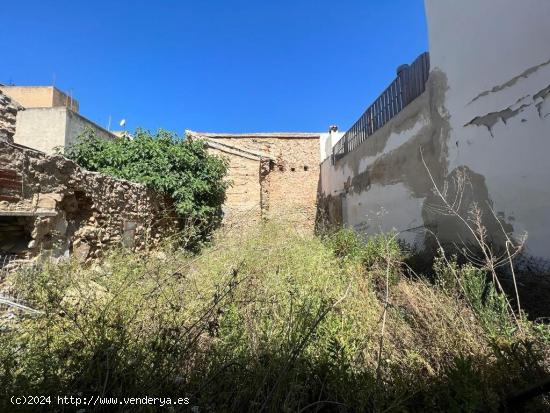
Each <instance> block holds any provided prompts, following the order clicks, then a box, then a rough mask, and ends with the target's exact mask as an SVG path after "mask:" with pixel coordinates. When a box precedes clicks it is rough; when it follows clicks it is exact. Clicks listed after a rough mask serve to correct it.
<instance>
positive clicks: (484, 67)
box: [321, 0, 550, 273]
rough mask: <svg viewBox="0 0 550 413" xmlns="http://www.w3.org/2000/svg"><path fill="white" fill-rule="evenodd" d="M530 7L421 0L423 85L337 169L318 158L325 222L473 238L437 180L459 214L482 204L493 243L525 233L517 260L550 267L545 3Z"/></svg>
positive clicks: (533, 0) (423, 240) (543, 269)
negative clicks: (426, 65) (426, 61)
mask: <svg viewBox="0 0 550 413" xmlns="http://www.w3.org/2000/svg"><path fill="white" fill-rule="evenodd" d="M527 3H528V4H529V6H527V4H525V2H521V3H519V2H515V1H512V0H505V1H503V2H500V3H499V7H495V4H494V1H491V0H467V1H462V2H449V1H439V0H427V1H426V9H427V15H428V23H429V34H430V60H431V72H430V77H429V79H428V83H427V86H426V92H425V93H424V94H423V95H421V96H420V97H418V98H417V99H416V100H414V101H413V102H412V103H411V104H409V105H408V106H407V107H406V108H405V109H404V110H403V111H402V112H401V113H399V114H398V115H397V116H395V117H394V118H393V119H391V120H390V122H389V123H388V124H386V125H385V126H384V127H383V128H381V129H379V130H378V131H377V132H375V133H374V134H373V135H372V136H370V137H369V138H368V139H367V140H366V141H365V142H363V143H362V144H361V145H360V146H359V147H357V148H356V149H355V150H353V151H352V152H351V153H349V154H347V155H345V156H344V157H342V158H341V159H338V160H336V162H335V165H334V166H333V165H331V161H330V159H327V160H325V161H324V162H323V164H322V166H321V187H322V191H321V193H322V195H321V205H322V206H323V208H322V209H321V215H323V214H324V215H325V216H326V218H327V219H328V221H329V223H333V224H339V223H343V224H346V225H349V226H352V227H353V228H355V229H356V230H357V231H359V232H361V233H364V234H369V233H375V232H380V231H389V230H392V229H395V230H397V231H399V232H400V235H399V236H400V237H401V238H402V239H404V240H405V241H406V242H408V243H410V244H414V245H416V246H417V247H418V248H421V249H422V248H433V247H434V244H433V242H434V239H433V237H431V235H430V234H432V233H433V234H436V235H437V237H438V239H439V240H440V242H442V243H443V244H458V245H461V244H463V243H465V244H469V243H472V242H473V239H472V236H471V234H470V232H469V230H468V229H467V228H466V226H465V225H464V223H463V222H461V221H460V219H458V218H457V217H455V216H451V215H448V214H447V210H446V208H445V205H444V204H443V202H442V201H441V199H440V197H439V196H438V195H437V193H436V191H435V189H436V188H438V189H439V190H440V191H441V193H442V194H443V195H444V197H445V199H446V200H447V201H448V202H449V203H450V204H451V205H454V206H456V209H457V210H458V212H459V213H460V215H461V216H463V217H468V214H469V211H470V210H471V208H472V207H473V206H474V205H477V206H478V210H479V214H480V215H481V217H482V222H483V225H484V226H485V227H486V228H487V241H488V242H489V243H491V244H492V245H493V246H494V247H495V249H497V250H498V249H499V248H504V245H505V241H506V234H509V235H510V236H511V237H512V238H514V239H516V240H519V239H521V237H522V235H523V234H524V232H527V234H528V239H527V243H526V249H525V251H524V253H523V254H522V258H521V259H524V260H525V262H527V263H528V267H529V271H531V272H540V273H548V272H550V265H549V264H548V263H549V262H550V220H549V219H548V211H550V186H549V185H548V182H550V168H548V161H547V157H548V153H550V139H549V138H550V99H548V97H550V52H549V50H548V44H550V26H549V25H548V24H547V19H546V17H545V16H548V15H550V3H549V2H547V1H542V0H540V1H539V0H529V1H528V2H527ZM488 16H490V18H488ZM464 45H468V46H467V47H464ZM422 158H424V161H425V163H426V166H425V165H424V162H423V159H422ZM430 174H431V175H432V176H431V177H430ZM432 178H433V181H432ZM526 268H527V267H526Z"/></svg>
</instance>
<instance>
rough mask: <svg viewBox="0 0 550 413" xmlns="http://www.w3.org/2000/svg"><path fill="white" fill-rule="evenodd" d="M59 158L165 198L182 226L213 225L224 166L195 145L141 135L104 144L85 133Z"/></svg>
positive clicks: (165, 135)
mask: <svg viewBox="0 0 550 413" xmlns="http://www.w3.org/2000/svg"><path fill="white" fill-rule="evenodd" d="M65 156H67V157H68V158H70V159H72V160H74V161H75V162H76V163H78V164H79V165H81V166H83V167H84V168H86V169H89V170H91V171H97V172H102V173H106V174H109V175H112V176H115V177H117V178H122V179H127V180H129V181H133V182H138V183H142V184H145V185H147V186H149V187H151V188H153V189H155V190H156V191H158V192H160V193H162V194H165V195H167V196H169V197H170V198H171V199H172V200H173V201H174V205H175V208H176V211H177V212H178V213H179V214H180V216H181V217H182V218H183V219H184V221H188V222H189V221H191V222H193V223H194V224H198V225H204V224H207V223H208V224H212V223H217V222H219V219H220V217H221V206H222V204H223V202H224V199H225V190H226V189H227V185H228V183H227V182H226V181H225V180H224V179H223V178H224V177H225V175H226V172H227V165H226V162H225V161H224V160H222V159H221V158H218V157H216V156H213V155H209V154H208V152H207V150H206V148H205V146H204V143H203V142H201V141H200V140H189V139H183V138H180V137H178V136H176V135H175V134H174V133H171V132H167V131H164V130H159V131H158V132H157V133H156V134H151V133H149V132H147V131H145V130H142V129H138V130H136V132H135V134H134V136H133V138H132V139H129V138H118V139H115V140H105V139H99V138H97V137H96V136H95V134H94V132H93V131H91V130H87V131H86V132H85V133H84V134H83V135H81V136H80V137H79V138H78V139H77V141H76V143H75V144H74V145H72V146H71V147H69V148H67V149H66V151H65ZM210 226H212V225H210Z"/></svg>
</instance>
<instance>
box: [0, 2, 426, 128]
mask: <svg viewBox="0 0 550 413" xmlns="http://www.w3.org/2000/svg"><path fill="white" fill-rule="evenodd" d="M1 14H2V22H1V24H0V39H2V53H1V55H2V60H1V62H0V83H15V84H18V85H51V84H52V83H53V82H54V78H55V85H56V86H57V87H59V88H60V89H61V90H64V91H67V92H69V91H71V92H72V94H73V96H74V97H75V98H77V99H78V100H79V102H80V112H81V113H82V114H83V115H84V116H86V117H88V118H90V119H92V120H93V121H95V122H97V123H99V124H100V125H103V126H106V124H107V121H108V118H109V115H111V116H112V119H113V125H116V123H117V122H118V121H119V120H120V119H122V118H126V119H127V127H128V128H129V129H134V128H135V127H137V126H142V127H145V128H147V129H151V130H156V129H157V128H160V127H162V128H165V129H169V130H174V131H177V132H178V133H181V132H182V131H183V130H184V129H186V128H187V129H194V130H201V131H219V132H252V131H325V130H327V129H328V126H329V125H330V124H337V125H339V126H340V129H341V130H344V129H347V128H348V127H349V126H350V125H351V124H353V122H354V121H355V120H356V118H357V117H358V116H359V115H360V114H361V113H362V112H363V110H364V109H366V107H367V106H368V105H369V104H370V103H371V102H372V101H373V100H374V99H375V98H376V97H377V96H378V94H380V93H381V92H382V91H383V89H384V88H385V86H386V85H387V84H388V83H389V82H390V81H391V80H392V79H393V78H394V76H395V69H396V67H397V66H398V65H399V64H402V63H409V62H411V61H412V60H414V58H415V57H416V56H417V55H418V54H420V53H421V52H423V51H425V50H427V28H426V21H425V15H424V7H423V1H422V0H387V1H386V0H333V1H328V0H311V1H310V0H294V1H292V0H277V1H275V0H272V1H268V0H179V1H176V0H156V1H138V0H134V1H129V0H128V1H119V0H110V1H105V0H86V1H84V0H71V1H65V0H55V1H51V0H19V1H3V2H2V6H1Z"/></svg>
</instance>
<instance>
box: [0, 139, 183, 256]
mask: <svg viewBox="0 0 550 413" xmlns="http://www.w3.org/2000/svg"><path fill="white" fill-rule="evenodd" d="M0 170H3V171H16V172H17V173H18V174H20V180H21V182H22V185H21V189H20V190H19V191H18V192H17V191H16V192H17V193H13V191H12V193H11V197H10V198H12V197H13V198H14V199H13V200H11V201H5V200H3V201H0V215H1V216H2V217H3V218H4V220H6V219H7V218H6V217H10V216H11V217H16V216H17V220H19V221H18V222H19V223H21V222H24V223H25V226H26V228H27V231H28V232H29V233H30V241H29V243H28V246H27V251H26V255H27V256H28V257H32V256H36V255H38V254H39V253H40V252H42V251H49V252H51V254H52V255H53V256H55V257H59V256H66V255H69V254H74V255H76V256H77V257H78V258H79V259H80V260H82V261H89V260H91V259H93V258H97V257H100V256H101V255H102V254H103V251H104V249H105V248H106V247H110V246H118V245H124V246H126V247H129V248H135V249H138V250H140V249H145V248H148V247H150V246H153V245H155V244H157V243H158V242H159V241H160V239H161V237H164V236H166V235H169V234H171V233H173V232H174V231H175V230H177V228H178V227H179V223H178V219H177V216H176V214H175V213H174V210H173V206H172V204H171V202H170V201H169V200H167V199H165V198H164V197H162V196H160V195H159V194H157V193H155V192H154V191H152V190H150V189H148V188H146V187H145V186H143V185H140V184H136V183H132V182H129V181H125V180H120V179H115V178H113V177H110V176H107V175H104V174H100V173H96V172H90V171H87V170H85V169H83V168H81V167H80V166H78V165H77V164H75V163H74V162H73V161H71V160H69V159H66V158H64V157H62V156H60V155H54V156H48V155H45V154H43V153H42V152H38V151H35V150H31V149H29V148H25V147H21V146H19V145H16V144H10V143H6V142H0ZM0 248H1V246H0Z"/></svg>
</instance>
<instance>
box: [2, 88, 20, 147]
mask: <svg viewBox="0 0 550 413" xmlns="http://www.w3.org/2000/svg"><path fill="white" fill-rule="evenodd" d="M20 110H23V107H22V106H21V105H19V104H18V103H17V102H15V101H14V100H13V99H11V98H10V97H9V96H7V95H4V94H3V93H2V92H0V141H8V142H13V135H14V134H15V123H16V117H17V112H18V111H20Z"/></svg>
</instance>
